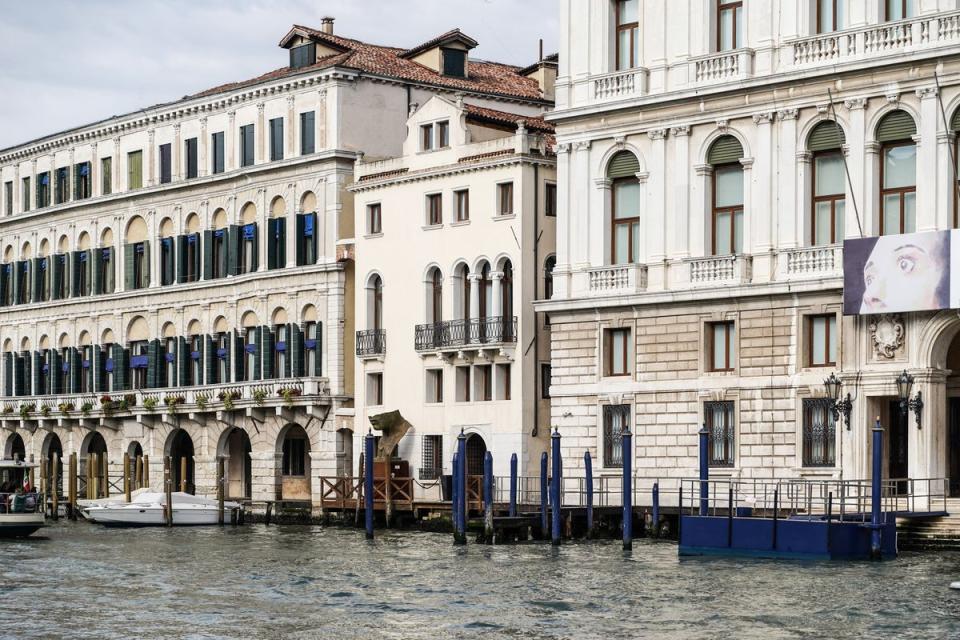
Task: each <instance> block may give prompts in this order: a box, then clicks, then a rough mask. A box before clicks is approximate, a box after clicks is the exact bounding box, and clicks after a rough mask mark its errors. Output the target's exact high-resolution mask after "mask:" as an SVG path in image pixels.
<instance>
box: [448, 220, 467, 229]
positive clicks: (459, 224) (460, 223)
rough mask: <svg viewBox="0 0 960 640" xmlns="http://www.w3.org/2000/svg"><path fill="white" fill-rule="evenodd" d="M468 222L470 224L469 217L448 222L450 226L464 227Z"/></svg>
mask: <svg viewBox="0 0 960 640" xmlns="http://www.w3.org/2000/svg"><path fill="white" fill-rule="evenodd" d="M468 224H470V219H469V218H468V219H466V220H457V221H456V222H451V223H450V226H451V227H465V226H467V225H468Z"/></svg>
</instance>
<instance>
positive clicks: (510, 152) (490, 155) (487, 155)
mask: <svg viewBox="0 0 960 640" xmlns="http://www.w3.org/2000/svg"><path fill="white" fill-rule="evenodd" d="M514 153H516V149H500V150H499V151H488V152H487V153H478V154H476V155H472V156H463V157H462V158H457V162H461V163H466V162H476V161H477V160H486V159H487V158H496V157H498V156H512V155H513V154H514Z"/></svg>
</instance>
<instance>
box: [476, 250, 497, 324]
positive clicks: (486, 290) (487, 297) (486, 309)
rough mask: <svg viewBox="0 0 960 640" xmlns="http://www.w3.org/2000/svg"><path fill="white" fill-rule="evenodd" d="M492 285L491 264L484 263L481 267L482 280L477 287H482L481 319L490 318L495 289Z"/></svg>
mask: <svg viewBox="0 0 960 640" xmlns="http://www.w3.org/2000/svg"><path fill="white" fill-rule="evenodd" d="M490 284H491V283H490V264H489V263H487V262H484V263H483V266H481V267H480V279H479V281H478V282H477V286H478V287H480V291H479V293H480V309H479V312H480V313H479V317H480V318H486V317H487V316H489V315H490V310H491V307H493V287H491V286H490Z"/></svg>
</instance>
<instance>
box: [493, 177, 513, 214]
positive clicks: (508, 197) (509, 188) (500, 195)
mask: <svg viewBox="0 0 960 640" xmlns="http://www.w3.org/2000/svg"><path fill="white" fill-rule="evenodd" d="M513 199H514V191H513V180H508V181H506V182H498V183H497V217H499V218H504V217H507V216H512V215H514V214H515V212H516V209H515V208H514V206H513V204H514V203H513ZM504 205H508V208H507V209H506V210H504Z"/></svg>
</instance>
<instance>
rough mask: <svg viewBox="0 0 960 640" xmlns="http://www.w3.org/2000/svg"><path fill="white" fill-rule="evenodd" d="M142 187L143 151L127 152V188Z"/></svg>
mask: <svg viewBox="0 0 960 640" xmlns="http://www.w3.org/2000/svg"><path fill="white" fill-rule="evenodd" d="M142 187H143V152H142V151H131V152H130V153H128V154H127V189H131V190H132V189H140V188H142Z"/></svg>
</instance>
